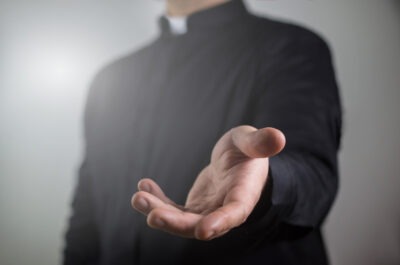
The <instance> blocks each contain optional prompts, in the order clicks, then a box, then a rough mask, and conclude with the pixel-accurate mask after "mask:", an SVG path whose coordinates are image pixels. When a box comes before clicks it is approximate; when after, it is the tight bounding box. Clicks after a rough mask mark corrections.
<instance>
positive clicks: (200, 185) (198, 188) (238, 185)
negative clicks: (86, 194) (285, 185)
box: [132, 126, 285, 240]
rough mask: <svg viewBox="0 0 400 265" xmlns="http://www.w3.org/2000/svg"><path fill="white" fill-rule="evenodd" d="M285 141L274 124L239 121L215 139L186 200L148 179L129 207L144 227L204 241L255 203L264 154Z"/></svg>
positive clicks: (243, 217) (239, 221)
mask: <svg viewBox="0 0 400 265" xmlns="http://www.w3.org/2000/svg"><path fill="white" fill-rule="evenodd" d="M284 145H285V138H284V136H283V134H282V133H281V132H280V131H279V130H276V129H273V128H263V129H260V130H257V129H256V128H254V127H251V126H239V127H235V128H233V129H231V130H230V131H228V132H227V133H225V134H224V135H223V136H222V137H221V138H220V139H219V140H218V142H217V143H216V145H215V146H214V149H213V151H212V154H211V161H210V164H209V165H208V166H206V167H205V168H204V169H203V170H202V171H201V172H200V174H199V175H198V176H197V178H196V180H195V182H194V184H193V186H192V188H191V190H190V191H189V194H188V196H187V200H186V203H185V205H183V206H182V205H177V204H176V203H174V202H173V201H172V200H170V199H169V198H168V197H167V196H166V195H165V194H164V193H163V191H162V190H161V188H160V187H159V186H158V185H157V184H156V183H155V182H154V181H153V180H151V179H142V180H141V181H139V183H138V189H139V191H138V192H136V193H135V194H134V196H133V197H132V206H133V207H134V208H135V209H136V210H138V211H140V212H141V213H143V214H144V215H146V216H147V223H148V225H149V226H151V227H153V228H155V229H160V230H163V231H166V232H169V233H172V234H176V235H178V236H182V237H189V238H197V239H200V240H209V239H212V238H215V237H219V236H221V235H223V234H225V233H226V232H228V231H229V230H231V229H232V228H234V227H237V226H239V225H240V224H242V223H243V222H244V221H245V220H246V219H247V217H248V216H249V215H250V213H251V212H252V211H253V209H254V207H255V205H256V204H257V202H258V200H259V198H260V196H261V193H262V191H263V188H264V186H265V183H266V181H267V176H268V168H269V165H268V157H270V156H273V155H275V154H277V153H279V152H280V151H281V150H282V149H283V147H284Z"/></svg>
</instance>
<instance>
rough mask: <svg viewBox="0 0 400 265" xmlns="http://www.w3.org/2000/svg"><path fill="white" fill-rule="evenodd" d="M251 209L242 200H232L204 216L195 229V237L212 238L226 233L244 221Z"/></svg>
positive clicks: (201, 238)
mask: <svg viewBox="0 0 400 265" xmlns="http://www.w3.org/2000/svg"><path fill="white" fill-rule="evenodd" d="M249 214H250V210H249V209H248V208H247V207H246V206H245V205H243V204H242V203H240V202H232V203H229V204H226V205H224V206H223V207H220V208H218V209H216V210H215V211H213V212H211V213H209V214H208V215H207V216H205V217H204V218H202V219H201V220H200V222H199V224H198V225H197V227H196V229H195V237H196V238H197V239H200V240H210V239H213V238H216V237H219V236H222V235H224V234H225V233H227V232H228V231H229V230H231V229H232V228H235V227H237V226H239V225H241V224H242V223H244V222H245V221H246V219H247V217H248V216H249Z"/></svg>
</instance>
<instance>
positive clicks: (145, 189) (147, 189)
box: [141, 183, 151, 192]
mask: <svg viewBox="0 0 400 265" xmlns="http://www.w3.org/2000/svg"><path fill="white" fill-rule="evenodd" d="M141 188H142V190H143V191H147V192H150V191H151V187H150V185H149V184H148V183H143V184H142V187H141Z"/></svg>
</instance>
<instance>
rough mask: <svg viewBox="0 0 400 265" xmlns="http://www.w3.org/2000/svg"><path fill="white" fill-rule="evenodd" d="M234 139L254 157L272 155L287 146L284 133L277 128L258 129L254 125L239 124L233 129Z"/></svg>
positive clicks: (235, 142) (241, 148)
mask: <svg viewBox="0 0 400 265" xmlns="http://www.w3.org/2000/svg"><path fill="white" fill-rule="evenodd" d="M232 140H233V143H234V144H235V146H236V147H238V148H239V150H240V151H242V152H243V153H244V154H246V155H247V156H249V157H252V158H259V157H271V156H273V155H276V154H277V153H279V152H280V151H282V149H283V147H284V146H285V142H286V141H285V136H284V134H283V133H282V132H281V131H280V130H278V129H275V128H271V127H266V128H262V129H259V130H257V129H256V128H254V127H252V126H247V125H244V126H239V127H236V128H234V129H233V130H232Z"/></svg>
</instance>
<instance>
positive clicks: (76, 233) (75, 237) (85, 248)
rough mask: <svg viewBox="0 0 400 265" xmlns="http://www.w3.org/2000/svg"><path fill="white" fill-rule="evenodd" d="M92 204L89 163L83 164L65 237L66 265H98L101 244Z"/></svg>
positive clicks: (64, 261)
mask: <svg viewBox="0 0 400 265" xmlns="http://www.w3.org/2000/svg"><path fill="white" fill-rule="evenodd" d="M92 204H93V203H92V193H91V187H90V178H89V175H88V167H87V163H86V162H83V164H82V166H81V168H80V170H79V180H78V183H77V186H76V189H75V194H74V198H73V201H72V215H71V217H70V219H69V227H68V230H67V233H66V236H65V244H66V245H65V248H64V260H63V264H64V265H83V264H85V265H89V264H96V261H97V258H98V255H99V249H98V248H99V246H98V245H99V244H98V232H97V229H96V225H95V222H94V216H93V215H94V213H93V205H92Z"/></svg>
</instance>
